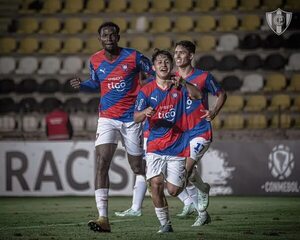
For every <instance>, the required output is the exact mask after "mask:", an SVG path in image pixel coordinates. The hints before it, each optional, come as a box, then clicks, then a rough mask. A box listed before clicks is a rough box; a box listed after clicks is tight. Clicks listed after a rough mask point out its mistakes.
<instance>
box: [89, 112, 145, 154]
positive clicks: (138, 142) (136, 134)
mask: <svg viewBox="0 0 300 240" xmlns="http://www.w3.org/2000/svg"><path fill="white" fill-rule="evenodd" d="M119 134H120V135H121V140H122V143H123V145H124V147H125V148H126V151H127V152H128V154H130V155H133V156H140V155H142V154H143V135H142V124H141V123H135V122H127V123H124V122H121V121H118V120H114V119H109V118H101V117H100V118H99V119H98V126H97V135H96V141H95V146H98V145H101V144H106V143H115V144H117V143H118V140H119Z"/></svg>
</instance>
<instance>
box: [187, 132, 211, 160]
mask: <svg viewBox="0 0 300 240" xmlns="http://www.w3.org/2000/svg"><path fill="white" fill-rule="evenodd" d="M210 143H211V141H208V140H206V139H204V138H202V137H196V138H193V139H192V140H191V141H190V157H191V158H192V159H193V160H195V161H196V162H198V161H199V160H200V159H201V158H202V157H203V155H204V153H205V152H206V151H207V149H208V148H209V145H210Z"/></svg>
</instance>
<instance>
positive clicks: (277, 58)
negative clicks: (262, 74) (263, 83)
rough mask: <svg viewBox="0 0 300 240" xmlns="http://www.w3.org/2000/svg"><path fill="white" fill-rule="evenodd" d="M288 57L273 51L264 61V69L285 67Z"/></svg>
mask: <svg viewBox="0 0 300 240" xmlns="http://www.w3.org/2000/svg"><path fill="white" fill-rule="evenodd" d="M285 63H286V59H285V58H284V57H283V56H282V55H280V54H278V53H273V54H270V55H268V56H267V57H266V59H265V61H264V69H266V70H280V69H282V68H283V67H284V65H285Z"/></svg>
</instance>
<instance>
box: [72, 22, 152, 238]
mask: <svg viewBox="0 0 300 240" xmlns="http://www.w3.org/2000/svg"><path fill="white" fill-rule="evenodd" d="M119 31H120V28H119V26H118V25H116V24H115V23H112V22H105V23H103V24H102V25H101V26H100V27H99V29H98V33H99V37H98V38H99V41H100V42H101V44H102V47H103V49H102V50H101V51H98V52H96V53H95V54H94V55H92V56H91V58H90V79H88V80H86V81H84V82H83V81H81V79H80V78H74V79H72V80H71V86H73V87H74V88H80V89H84V88H92V89H100V96H101V99H100V104H99V119H98V127H97V135H96V141H95V146H96V154H97V161H96V177H95V199H96V205H97V209H98V213H99V218H98V219H96V220H91V221H90V222H89V223H88V225H89V227H90V228H91V229H92V230H94V231H99V232H110V231H111V227H110V224H109V220H108V191H109V175H108V171H109V167H110V164H111V161H112V158H113V155H114V153H115V150H116V148H117V141H118V134H120V135H121V139H122V141H123V143H124V145H125V148H126V151H127V156H128V161H129V164H130V167H131V169H132V170H133V172H134V173H135V174H136V175H137V178H139V179H144V175H145V169H144V167H143V161H142V154H143V141H142V135H141V134H142V125H141V124H140V123H135V122H134V120H133V114H134V105H135V100H136V97H137V94H138V91H139V89H140V82H139V73H140V72H146V73H148V74H153V70H152V68H151V67H152V64H151V62H150V60H149V59H148V58H146V57H145V56H144V55H143V54H141V53H140V52H138V51H136V50H134V49H130V48H121V47H119V46H118V42H119V40H120V35H119ZM143 182H144V184H141V185H140V187H141V188H143V189H142V190H141V191H139V192H145V191H146V182H145V181H143ZM143 195H144V193H143Z"/></svg>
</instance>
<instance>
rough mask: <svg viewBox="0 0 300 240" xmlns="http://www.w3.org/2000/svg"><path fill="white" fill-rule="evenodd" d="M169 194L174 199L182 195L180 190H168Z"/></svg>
mask: <svg viewBox="0 0 300 240" xmlns="http://www.w3.org/2000/svg"><path fill="white" fill-rule="evenodd" d="M168 193H169V194H170V195H171V196H172V197H177V196H178V195H179V193H180V189H179V188H171V189H168Z"/></svg>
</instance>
